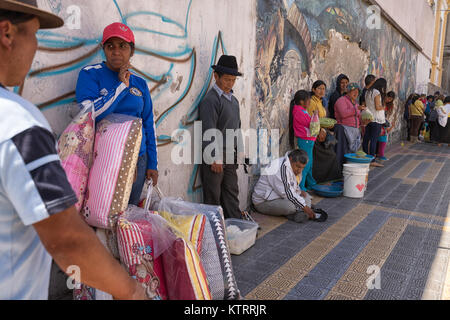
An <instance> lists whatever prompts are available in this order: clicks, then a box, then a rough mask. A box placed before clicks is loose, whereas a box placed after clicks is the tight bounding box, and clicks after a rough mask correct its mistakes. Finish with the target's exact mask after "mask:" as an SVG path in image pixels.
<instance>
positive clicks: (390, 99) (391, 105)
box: [377, 91, 397, 161]
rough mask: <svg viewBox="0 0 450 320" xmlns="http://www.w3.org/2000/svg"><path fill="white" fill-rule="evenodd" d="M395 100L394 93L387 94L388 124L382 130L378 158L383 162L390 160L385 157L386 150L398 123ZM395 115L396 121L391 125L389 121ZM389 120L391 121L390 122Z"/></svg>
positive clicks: (379, 138)
mask: <svg viewBox="0 0 450 320" xmlns="http://www.w3.org/2000/svg"><path fill="white" fill-rule="evenodd" d="M395 98H396V94H395V92H394V91H390V92H388V93H387V94H386V101H385V102H386V122H385V123H384V125H383V127H382V128H381V133H380V136H379V137H378V142H377V144H378V146H377V158H378V160H381V161H387V160H388V159H387V158H386V157H385V154H384V152H385V150H386V146H387V143H388V141H389V140H388V139H389V134H390V133H391V131H392V130H394V128H395V123H396V122H397V114H395ZM393 115H394V121H393V122H392V123H389V120H390V119H392V116H393ZM388 119H389V120H388Z"/></svg>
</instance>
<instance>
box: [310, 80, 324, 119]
mask: <svg viewBox="0 0 450 320" xmlns="http://www.w3.org/2000/svg"><path fill="white" fill-rule="evenodd" d="M326 91H327V85H326V84H325V82H323V81H322V80H317V81H316V82H314V83H313V86H312V92H311V102H310V104H309V108H308V110H307V111H308V113H309V115H310V116H311V117H312V116H313V115H314V112H316V111H317V112H318V114H319V118H325V117H326V116H327V110H326V109H325V107H324V106H323V103H322V99H323V98H324V97H325V93H326Z"/></svg>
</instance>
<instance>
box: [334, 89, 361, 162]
mask: <svg viewBox="0 0 450 320" xmlns="http://www.w3.org/2000/svg"><path fill="white" fill-rule="evenodd" d="M347 89H348V91H347V94H346V95H345V96H343V97H341V98H339V99H338V101H337V102H336V104H335V105H334V112H335V116H336V120H337V124H336V125H335V127H334V133H335V135H336V140H338V143H337V144H336V150H335V151H336V159H337V162H338V163H339V168H340V170H342V167H343V164H344V160H345V155H346V154H348V153H355V152H357V151H358V150H359V148H360V147H361V133H360V131H359V126H360V124H361V122H360V116H361V111H362V110H364V109H365V107H363V106H359V105H358V102H357V99H358V96H359V92H360V88H359V86H358V85H357V84H356V83H352V84H350V85H348V88H347Z"/></svg>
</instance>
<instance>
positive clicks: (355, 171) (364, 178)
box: [343, 163, 370, 198]
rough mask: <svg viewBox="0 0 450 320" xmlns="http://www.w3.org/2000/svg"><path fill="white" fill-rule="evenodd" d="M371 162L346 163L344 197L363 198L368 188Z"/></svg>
mask: <svg viewBox="0 0 450 320" xmlns="http://www.w3.org/2000/svg"><path fill="white" fill-rule="evenodd" d="M369 168H370V164H364V163H346V164H344V170H343V174H344V197H347V198H363V197H364V193H365V191H366V190H367V182H368V176H369Z"/></svg>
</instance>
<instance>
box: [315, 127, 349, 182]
mask: <svg viewBox="0 0 450 320" xmlns="http://www.w3.org/2000/svg"><path fill="white" fill-rule="evenodd" d="M336 143H337V141H336V138H335V137H334V135H333V134H332V133H331V132H330V131H328V130H327V129H324V128H322V129H320V134H319V136H318V137H317V140H316V143H315V144H314V164H313V176H314V179H315V180H316V182H317V183H324V182H330V181H335V180H339V179H341V178H342V175H341V174H340V170H339V165H338V162H337V161H336V152H335V151H334V148H335V146H336Z"/></svg>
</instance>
